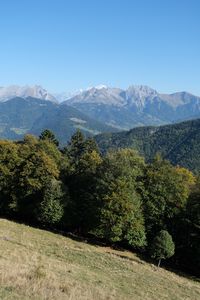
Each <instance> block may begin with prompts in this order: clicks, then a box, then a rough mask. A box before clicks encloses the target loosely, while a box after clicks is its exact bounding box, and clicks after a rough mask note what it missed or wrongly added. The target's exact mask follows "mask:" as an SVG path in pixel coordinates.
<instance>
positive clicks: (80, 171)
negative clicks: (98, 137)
mask: <svg viewBox="0 0 200 300" xmlns="http://www.w3.org/2000/svg"><path fill="white" fill-rule="evenodd" d="M65 155H66V156H67V158H68V160H69V167H68V168H67V171H66V172H63V173H64V181H65V183H66V185H67V186H68V188H69V194H70V199H71V202H70V205H69V209H68V216H67V215H66V218H67V220H71V221H70V227H71V228H70V229H72V230H75V231H78V232H79V233H82V234H83V233H87V232H88V231H89V230H90V229H91V228H92V227H94V226H95V222H96V217H97V206H98V205H97V198H96V195H95V185H96V182H95V181H96V170H97V168H98V166H99V165H100V164H101V163H102V158H101V156H100V153H99V150H98V147H97V145H96V143H95V142H94V141H93V140H92V139H85V138H84V136H83V134H82V133H81V132H80V131H77V132H76V133H75V134H74V135H73V136H72V138H71V141H70V143H69V145H68V147H67V148H65Z"/></svg>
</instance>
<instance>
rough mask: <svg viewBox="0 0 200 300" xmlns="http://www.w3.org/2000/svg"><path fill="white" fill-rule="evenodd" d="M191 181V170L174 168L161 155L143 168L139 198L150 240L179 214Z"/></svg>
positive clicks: (192, 182)
mask: <svg viewBox="0 0 200 300" xmlns="http://www.w3.org/2000/svg"><path fill="white" fill-rule="evenodd" d="M194 181H195V178H194V176H193V175H192V173H191V172H190V171H188V170H186V169H183V168H179V167H174V166H172V165H171V164H170V163H169V162H168V161H166V160H163V159H162V158H161V157H160V156H156V157H155V159H154V161H153V162H152V163H151V164H149V165H148V166H147V167H146V172H145V176H144V190H143V191H142V198H143V206H144V211H145V220H146V228H147V232H148V234H149V235H150V237H151V236H152V235H154V234H155V233H156V232H157V231H158V230H160V229H166V228H168V226H170V224H171V221H172V220H173V218H175V217H176V216H177V215H178V214H179V213H180V212H181V211H182V209H183V208H184V207H185V205H186V203H187V199H188V196H189V193H190V187H191V186H192V185H193V184H194Z"/></svg>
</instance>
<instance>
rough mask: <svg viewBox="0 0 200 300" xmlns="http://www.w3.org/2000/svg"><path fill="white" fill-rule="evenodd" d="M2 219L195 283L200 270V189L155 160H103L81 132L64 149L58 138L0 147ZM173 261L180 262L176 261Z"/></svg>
mask: <svg viewBox="0 0 200 300" xmlns="http://www.w3.org/2000/svg"><path fill="white" fill-rule="evenodd" d="M0 216H1V217H7V218H10V219H15V220H18V221H21V222H26V223H28V224H37V225H38V226H40V227H45V228H48V229H58V230H62V231H66V232H74V233H76V234H79V235H83V236H87V235H92V236H94V237H96V238H98V239H102V240H104V241H105V242H107V243H111V244H118V245H122V246H124V247H129V248H131V249H134V250H137V251H141V252H143V253H145V254H147V255H150V256H151V257H153V258H155V259H156V260H158V262H159V263H160V261H161V259H165V258H168V257H170V256H172V258H170V261H171V263H173V265H175V266H176V267H179V268H182V269H184V270H187V271H189V272H192V273H193V274H195V275H199V270H200V181H199V178H198V177H196V176H194V175H193V174H192V172H190V171H189V170H187V169H185V168H182V167H180V166H173V165H171V164H170V162H169V161H167V160H164V159H162V157H161V156H160V155H156V156H155V158H154V159H153V160H152V162H151V163H148V164H147V163H145V160H144V158H143V157H141V156H140V155H139V154H138V153H137V152H136V151H134V150H133V149H128V148H127V149H118V150H113V151H109V152H108V153H107V154H105V155H102V154H101V153H100V151H99V149H98V146H97V144H96V143H95V141H94V140H93V139H91V138H85V137H84V135H83V134H82V133H81V131H77V132H76V133H75V134H74V135H73V136H72V137H71V140H70V142H69V143H68V145H66V147H65V148H63V149H59V143H58V141H57V140H56V138H55V136H54V134H53V133H52V132H51V131H49V130H45V131H43V132H42V133H41V135H40V137H39V138H36V137H34V136H32V135H26V136H25V137H24V140H23V141H17V142H13V141H8V140H2V141H0ZM173 254H174V255H173Z"/></svg>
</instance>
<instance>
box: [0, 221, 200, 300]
mask: <svg viewBox="0 0 200 300" xmlns="http://www.w3.org/2000/svg"><path fill="white" fill-rule="evenodd" d="M0 299H20V300H24V299H35V300H40V299H42V300H45V299H48V300H50V299H59V300H60V299H61V300H62V299H69V300H78V299H80V300H81V299H95V300H100V299H102V300H104V299H105V300H106V299H119V300H122V299H133V300H137V299H142V300H145V299H156V300H157V299H159V300H162V299H170V300H176V299H180V300H184V299H188V300H189V299H190V300H192V299H194V300H195V299H200V283H199V282H198V281H195V280H192V279H189V278H185V277H181V276H179V275H176V274H175V273H172V272H169V271H167V270H164V269H157V267H155V266H154V265H152V264H149V263H146V262H144V261H142V260H141V259H139V258H138V257H137V256H136V255H135V254H134V253H131V252H128V251H123V252H121V251H117V250H113V249H111V248H109V247H100V246H94V245H89V244H87V243H86V242H85V243H84V242H78V241H74V240H72V239H70V238H66V237H63V236H61V235H58V234H54V233H51V232H47V231H44V230H39V229H35V228H32V227H29V226H25V225H21V224H17V223H14V222H10V221H7V220H4V219H0Z"/></svg>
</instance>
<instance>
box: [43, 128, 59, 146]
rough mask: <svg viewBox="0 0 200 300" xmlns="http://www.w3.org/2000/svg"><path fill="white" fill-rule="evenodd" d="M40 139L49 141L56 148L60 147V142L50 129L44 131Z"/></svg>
mask: <svg viewBox="0 0 200 300" xmlns="http://www.w3.org/2000/svg"><path fill="white" fill-rule="evenodd" d="M39 138H40V140H48V141H50V142H52V143H53V144H55V145H56V146H59V141H58V140H57V139H56V137H55V134H54V133H53V132H52V131H51V130H49V129H45V130H44V131H42V133H41V134H40V137H39Z"/></svg>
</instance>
